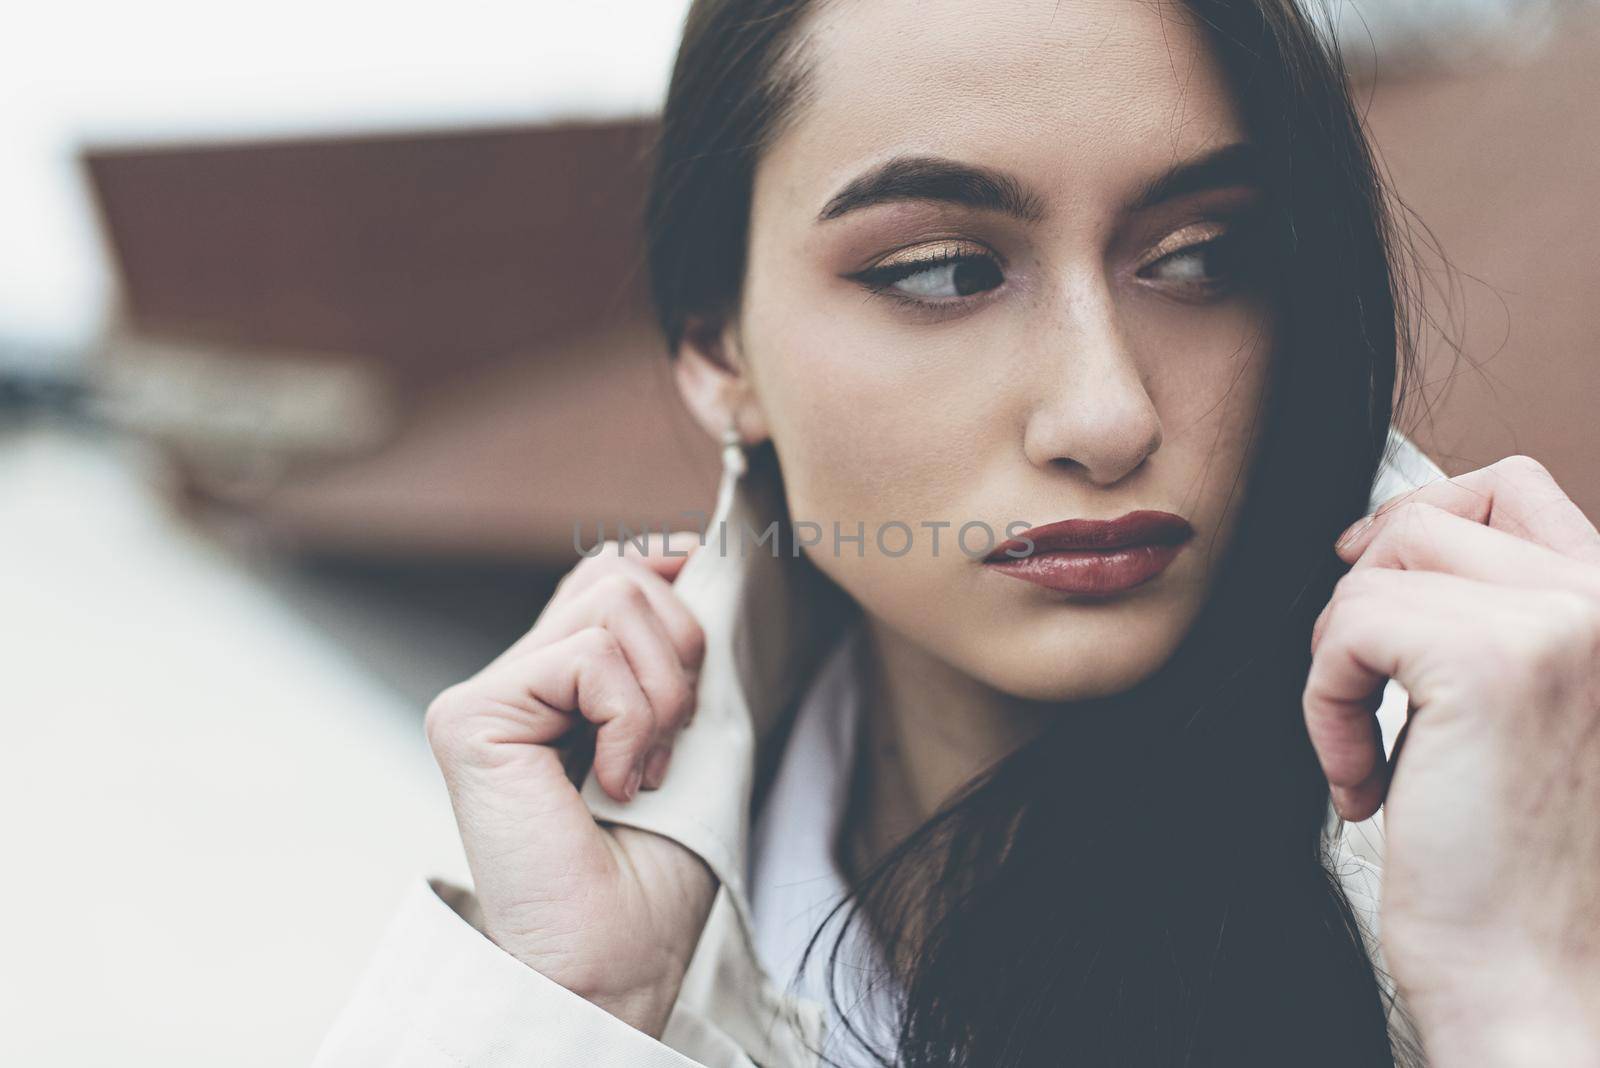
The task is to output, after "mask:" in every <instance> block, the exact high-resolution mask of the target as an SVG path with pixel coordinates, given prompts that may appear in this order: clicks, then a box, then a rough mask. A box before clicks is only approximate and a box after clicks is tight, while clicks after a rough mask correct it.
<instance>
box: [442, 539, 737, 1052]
mask: <svg viewBox="0 0 1600 1068" xmlns="http://www.w3.org/2000/svg"><path fill="white" fill-rule="evenodd" d="M698 547H699V538H698V536H697V535H695V534H693V533H692V532H677V533H675V534H673V535H671V536H670V537H669V538H668V539H663V538H662V537H661V536H660V535H656V536H654V537H652V538H651V539H650V541H649V543H648V547H647V548H646V549H645V550H644V551H643V552H641V551H640V550H639V548H638V546H637V545H636V544H634V543H628V544H626V545H625V546H624V550H625V551H624V553H623V555H621V556H619V555H618V552H617V543H615V542H608V543H606V545H605V546H604V548H603V550H602V551H601V552H600V553H599V554H597V555H595V556H592V557H590V558H588V559H585V560H584V561H583V562H582V563H580V564H579V565H578V566H577V567H575V568H574V569H573V570H572V571H571V572H569V573H568V574H567V576H566V577H565V578H564V579H562V581H561V583H560V585H558V586H557V587H556V592H555V594H554V596H553V597H552V598H551V600H550V602H549V604H548V605H547V606H546V607H545V609H544V611H543V613H541V615H540V616H539V619H538V621H537V622H536V623H535V624H534V626H533V628H532V629H531V630H530V631H529V632H528V633H527V634H526V635H524V636H523V637H522V638H520V639H519V640H518V641H517V642H516V643H515V644H514V645H512V646H511V647H510V648H509V649H507V650H506V651H505V652H504V653H502V654H501V655H500V656H498V657H496V658H495V659H494V661H492V662H491V663H490V664H489V665H488V666H487V667H485V668H484V669H483V670H482V671H480V672H478V673H477V674H476V675H474V676H473V677H472V678H470V679H467V680H466V681H465V682H461V683H458V684H456V685H454V686H451V687H450V688H449V689H447V690H445V691H444V692H443V693H441V694H440V695H439V696H438V697H437V698H435V699H434V701H433V703H432V704H431V705H430V706H429V708H428V715H427V733H428V741H429V744H430V745H431V746H432V748H433V752H434V756H435V758H436V759H437V760H438V762H439V767H440V768H441V769H442V770H443V772H444V778H445V782H446V784H447V786H448V788H449V791H450V801H451V805H452V806H453V808H454V809H455V817H456V825H457V827H458V828H459V829H460V832H461V840H462V843H463V845H464V846H465V849H466V856H467V863H468V866H469V867H470V868H471V871H472V878H473V883H474V885H475V889H476V892H477V897H478V901H479V903H480V906H481V908H482V911H483V927H484V930H485V933H486V934H487V935H488V936H489V938H491V939H492V940H493V941H494V942H495V944H496V945H498V946H500V947H501V948H502V949H504V950H505V951H506V952H508V953H510V954H511V955H512V956H514V957H516V958H517V959H518V960H520V961H522V962H523V963H524V964H527V965H528V966H529V967H531V968H533V969H535V970H537V971H538V972H540V973H541V974H543V975H545V976H546V977H548V978H550V979H553V980H555V981H556V982H558V983H560V984H561V985H562V986H564V987H566V988H567V989H569V990H572V991H573V992H575V993H577V994H580V995H582V996H583V997H585V998H587V999H589V1000H590V1001H592V1002H594V1003H595V1004H597V1005H599V1006H600V1007H602V1008H604V1009H606V1010H607V1011H608V1012H610V1013H611V1014H612V1015H614V1016H616V1017H618V1018H619V1019H622V1020H623V1021H625V1022H627V1023H629V1024H631V1025H632V1026H634V1027H636V1028H638V1029H639V1030H641V1031H644V1032H646V1033H648V1034H651V1035H654V1036H657V1037H659V1036H660V1034H661V1032H662V1030H663V1029H664V1028H665V1026H666V1021H667V1016H668V1015H669V1014H670V1012H671V1010H672V1005H673V1003H674V1002H675V1001H676V1000H677V995H678V989H679V987H680V985H681V983H682V980H683V974H684V971H685V969H686V968H687V967H688V963H689V957H690V956H691V955H692V953H693V951H694V947H695V945H696V943H697V942H698V941H699V938H700V933H701V930H702V929H703V927H704V925H705V921H706V917H707V915H708V914H709V912H710V908H711V901H712V898H713V896H714V895H715V892H716V882H715V879H714V877H713V875H712V873H711V871H710V869H708V868H707V867H706V866H705V864H704V863H703V862H702V861H701V860H700V858H699V857H697V856H696V855H695V854H693V853H691V852H690V851H688V850H687V849H685V848H684V847H682V846H681V845H679V844H678V843H676V842H674V841H672V840H670V839H667V838H663V837H661V836H659V835H655V834H651V833H649V832H647V831H641V830H635V829H633V828H628V827H605V826H601V825H600V824H598V823H596V822H595V820H594V818H593V817H592V816H591V815H590V813H589V809H588V807H587V806H586V805H585V804H584V801H583V799H582V797H581V796H580V795H579V792H578V789H577V787H576V786H575V785H574V779H576V780H577V781H578V782H580V783H581V782H582V780H583V776H584V774H585V773H586V772H587V771H588V768H589V763H590V761H589V759H588V757H587V756H586V754H587V753H588V752H589V749H590V747H589V744H588V743H589V741H590V740H591V736H592V743H593V744H592V752H593V757H592V763H593V767H594V771H595V776H596V778H597V779H598V781H599V783H600V786H601V787H602V788H603V789H604V790H605V791H606V793H608V794H610V795H611V796H612V797H614V798H616V799H618V800H619V801H627V800H632V798H633V797H634V796H635V795H636V793H637V791H638V790H640V789H646V790H648V789H653V788H655V787H656V786H659V785H660V783H661V780H662V778H663V777H664V776H665V774H666V772H667V765H668V761H669V757H670V755H671V746H672V743H673V741H674V740H675V738H676V736H677V732H678V730H679V729H681V728H682V727H683V725H684V723H685V722H686V721H687V720H688V718H689V716H690V715H691V714H692V712H693V710H694V703H695V690H696V681H697V677H698V673H699V668H700V662H701V657H702V655H703V652H704V638H703V635H702V634H701V630H700V626H699V624H698V623H697V622H696V621H695V619H694V617H693V615H692V614H691V613H690V612H689V610H688V608H687V607H686V606H685V605H684V604H683V602H682V601H681V600H680V599H679V598H678V596H677V594H676V593H675V592H674V591H673V589H672V580H673V579H674V578H676V577H677V574H678V572H679V571H680V570H681V569H682V567H683V564H684V562H685V560H686V559H687V555H667V554H666V551H667V550H670V551H671V552H672V553H674V554H680V553H681V554H689V553H692V552H693V551H694V549H696V548H698ZM574 756H576V757H577V758H578V759H577V761H576V762H574V759H573V758H574ZM569 764H571V765H573V766H572V767H571V768H570V773H569Z"/></svg>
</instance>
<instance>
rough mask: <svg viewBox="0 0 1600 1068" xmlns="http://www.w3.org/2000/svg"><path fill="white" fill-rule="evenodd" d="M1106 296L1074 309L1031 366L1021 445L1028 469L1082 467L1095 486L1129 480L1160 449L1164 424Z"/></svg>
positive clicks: (1081, 304)
mask: <svg viewBox="0 0 1600 1068" xmlns="http://www.w3.org/2000/svg"><path fill="white" fill-rule="evenodd" d="M1107 296H1108V295H1105V294H1102V295H1101V297H1100V299H1094V300H1090V301H1086V302H1081V303H1079V304H1078V305H1077V306H1076V307H1075V308H1074V310H1073V311H1072V312H1071V313H1070V314H1069V315H1068V316H1067V317H1066V318H1065V320H1064V323H1065V325H1064V327H1063V328H1062V329H1060V330H1058V331H1053V332H1052V335H1051V336H1050V337H1048V338H1047V339H1046V344H1045V345H1044V346H1043V347H1044V348H1046V349H1047V350H1049V351H1046V352H1041V353H1040V354H1039V356H1040V359H1039V360H1038V362H1037V363H1036V366H1037V367H1039V368H1040V369H1041V370H1042V371H1044V373H1043V374H1041V375H1039V376H1037V377H1035V376H1032V375H1030V376H1027V377H1028V378H1029V380H1030V381H1031V382H1033V383H1035V384H1036V392H1035V393H1034V395H1033V398H1032V406H1031V410H1030V412H1029V415H1028V421H1027V429H1026V431H1025V434H1024V439H1023V451H1024V453H1025V454H1026V455H1027V457H1028V460H1029V462H1030V463H1032V464H1034V465H1035V466H1037V467H1041V468H1061V467H1078V468H1082V469H1083V471H1084V473H1085V474H1086V475H1087V477H1088V478H1089V480H1090V481H1092V482H1093V483H1094V484H1095V485H1097V486H1110V485H1113V484H1115V483H1116V482H1119V481H1121V480H1122V479H1123V478H1126V477H1127V476H1128V475H1129V474H1131V473H1132V472H1133V471H1135V470H1137V469H1138V467H1139V465H1140V464H1142V463H1144V461H1145V458H1146V457H1148V456H1149V455H1150V454H1151V453H1153V452H1155V451H1156V450H1157V449H1158V448H1160V447H1161V435H1162V432H1161V417H1160V415H1159V413H1158V412H1157V411H1156V405H1155V402H1154V400H1153V399H1152V398H1151V396H1150V392H1149V390H1148V389H1147V388H1146V385H1145V381H1144V377H1143V375H1142V374H1141V372H1140V368H1139V364H1138V361H1137V360H1136V358H1135V353H1134V352H1133V351H1132V349H1131V347H1130V346H1129V345H1128V343H1127V341H1126V340H1125V338H1124V336H1123V333H1122V331H1121V330H1120V329H1119V328H1118V325H1117V319H1116V315H1115V312H1114V309H1113V308H1111V307H1110V306H1109V300H1108V299H1107Z"/></svg>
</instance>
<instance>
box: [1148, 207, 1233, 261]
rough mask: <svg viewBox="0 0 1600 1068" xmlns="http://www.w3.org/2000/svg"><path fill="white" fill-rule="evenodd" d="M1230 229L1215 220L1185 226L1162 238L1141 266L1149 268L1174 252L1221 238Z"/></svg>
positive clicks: (1225, 224)
mask: <svg viewBox="0 0 1600 1068" xmlns="http://www.w3.org/2000/svg"><path fill="white" fill-rule="evenodd" d="M1228 229H1229V227H1228V224H1227V223H1225V222H1219V221H1217V220H1214V219H1213V220H1209V221H1206V222H1201V223H1195V224H1193V225H1191V226H1185V227H1183V228H1182V229H1180V230H1174V231H1173V232H1172V233H1170V234H1168V235H1167V236H1166V237H1164V238H1162V239H1161V240H1160V242H1158V243H1157V244H1156V246H1155V247H1154V248H1152V249H1151V250H1150V253H1149V255H1147V256H1145V257H1144V260H1143V262H1142V263H1141V264H1140V266H1141V267H1144V266H1147V265H1149V264H1152V263H1155V262H1156V261H1157V260H1159V259H1161V258H1162V257H1164V256H1170V255H1172V254H1173V253H1174V252H1181V251H1182V250H1183V249H1186V248H1189V247H1190V246H1193V245H1198V244H1201V243H1203V242H1206V241H1210V240H1212V239H1214V238H1217V237H1221V236H1222V235H1223V234H1225V233H1227V232H1228Z"/></svg>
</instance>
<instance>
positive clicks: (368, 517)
mask: <svg viewBox="0 0 1600 1068" xmlns="http://www.w3.org/2000/svg"><path fill="white" fill-rule="evenodd" d="M1369 77H1370V78H1371V79H1372V80H1371V81H1370V83H1368V84H1364V85H1363V86H1361V87H1360V92H1361V93H1362V95H1363V96H1364V98H1368V99H1370V109H1369V110H1368V118H1369V122H1370V126H1371V129H1372V130H1373V132H1374V134H1375V137H1376V140H1377V142H1378V144H1379V147H1380V152H1381V154H1382V157H1383V159H1384V160H1385V162H1386V164H1387V166H1388V168H1389V169H1390V171H1391V173H1392V176H1393V179H1394V181H1395V183H1396V185H1397V187H1398V189H1399V191H1400V193H1401V195H1402V197H1403V198H1404V200H1405V201H1406V202H1407V203H1408V204H1409V205H1410V207H1411V209H1413V211H1414V213H1415V219H1413V220H1412V225H1413V231H1414V232H1413V236H1414V238H1415V239H1416V241H1417V243H1418V245H1419V247H1420V248H1421V249H1422V251H1423V252H1424V263H1425V266H1426V267H1427V268H1428V273H1427V275H1426V278H1425V282H1426V286H1427V288H1428V289H1429V290H1430V292H1429V294H1428V296H1429V300H1428V310H1429V311H1430V313H1431V314H1432V315H1433V317H1434V318H1435V319H1437V320H1438V321H1439V322H1440V323H1441V324H1442V325H1444V326H1445V327H1446V328H1447V334H1448V335H1449V336H1450V337H1451V338H1453V339H1454V340H1455V341H1457V342H1459V343H1460V345H1461V350H1462V353H1463V355H1462V356H1461V357H1459V358H1458V356H1457V353H1456V350H1455V349H1454V348H1453V347H1452V346H1451V344H1449V343H1447V342H1446V341H1445V340H1444V337H1443V336H1442V335H1440V334H1439V333H1438V332H1437V331H1434V332H1431V333H1430V336H1429V337H1428V338H1427V341H1426V344H1425V348H1424V355H1425V357H1426V359H1425V361H1424V371H1425V373H1424V374H1423V376H1422V379H1421V381H1420V382H1419V383H1418V384H1417V385H1418V387H1419V390H1420V392H1419V394H1418V399H1417V402H1416V403H1417V406H1416V411H1417V412H1418V413H1419V414H1421V415H1422V416H1423V419H1422V421H1421V422H1414V423H1412V424H1410V425H1408V426H1407V429H1408V430H1410V431H1411V432H1413V433H1414V434H1415V435H1417V436H1418V437H1419V439H1420V440H1421V441H1422V442H1423V444H1424V446H1425V447H1426V448H1428V450H1429V451H1430V452H1431V453H1432V454H1434V455H1435V457H1436V458H1437V459H1438V460H1439V461H1440V462H1441V464H1442V465H1443V466H1444V467H1445V468H1446V469H1447V470H1448V471H1450V472H1452V473H1459V472H1460V471H1463V470H1466V469H1468V468H1470V467H1474V466H1478V465H1481V464H1483V463H1487V462H1489V461H1491V460H1493V459H1495V458H1498V457H1499V456H1502V455H1505V454H1507V453H1510V452H1527V453H1530V454H1532V455H1534V456H1536V457H1538V458H1540V459H1541V460H1543V461H1545V462H1546V463H1547V464H1548V465H1549V466H1550V467H1551V468H1552V470H1553V471H1554V472H1555V474H1556V476H1557V477H1558V479H1560V480H1561V481H1562V482H1563V484H1564V485H1566V486H1567V487H1568V488H1569V490H1570V491H1571V492H1572V494H1573V495H1574V497H1575V498H1576V499H1577V500H1578V502H1579V504H1580V505H1581V506H1583V507H1584V508H1585V509H1586V510H1587V511H1588V513H1589V514H1590V515H1591V516H1600V462H1597V461H1600V448H1597V444H1600V433H1597V431H1596V422H1595V419H1594V416H1593V414H1592V412H1591V408H1592V406H1593V405H1594V404H1595V402H1596V401H1597V400H1600V358H1597V357H1600V301H1597V300H1596V299H1595V298H1594V296H1593V293H1594V290H1595V289H1596V288H1597V286H1600V257H1597V252H1596V250H1597V249H1600V211H1597V210H1596V208H1595V205H1594V204H1593V203H1591V202H1592V201H1594V200H1595V199H1596V197H1597V194H1600V182H1597V179H1596V175H1597V174H1600V112H1597V111H1596V110H1595V109H1594V105H1595V103H1596V102H1597V101H1600V26H1596V25H1595V24H1594V22H1593V20H1590V21H1588V22H1576V21H1575V22H1574V24H1573V26H1572V27H1571V28H1570V31H1569V32H1564V33H1562V34H1561V35H1559V37H1558V40H1557V41H1556V42H1555V43H1554V44H1553V45H1551V46H1550V47H1549V48H1548V50H1547V52H1546V54H1544V55H1542V56H1540V57H1539V58H1538V59H1537V61H1535V62H1521V63H1517V64H1515V65H1501V66H1480V67H1478V68H1477V69H1472V70H1455V71H1443V72H1439V71H1435V72H1432V73H1425V74H1422V75H1416V76H1410V77H1401V76H1399V73H1398V72H1397V71H1396V70H1394V69H1392V68H1389V67H1380V68H1379V69H1378V70H1376V71H1375V72H1372V73H1370V75H1369ZM652 129H653V123H652V121H651V120H649V119H640V120H637V121H631V122H611V123H591V124H566V125H556V126H548V127H538V128H527V129H498V130H482V131H463V132H451V133H426V134H418V135H415V136H365V137H354V138H344V139H314V140H302V141H278V142H264V143H249V144H224V145H199V146H166V147H148V148H118V149H98V150H91V151H89V152H87V153H86V154H85V163H86V166H87V169H88V173H89V175H90V177H91V180H92V183H93V187H94V189H95V192H96V195H97V198H98V201H99V205H100V208H101V211H102V215H103V219H104V223H105V228H106V232H107V234H108V235H109V240H110V243H111V246H112V249H113V251H114V255H115V259H116V261H117V263H118V264H119V266H120V269H121V272H122V276H123V278H122V280H123V287H124V294H125V313H124V318H123V322H122V326H121V329H120V331H119V333H118V336H116V337H114V338H112V339H111V341H110V343H109V346H108V347H109V350H110V356H111V358H110V359H109V360H108V361H107V363H106V366H107V369H108V375H109V379H108V380H109V381H111V382H113V384H119V383H120V394H121V395H122V396H123V397H124V399H125V401H126V398H129V397H131V398H134V399H133V400H132V401H126V403H125V409H124V411H123V413H122V414H123V416H124V417H125V418H127V419H128V420H129V421H130V422H132V423H134V424H135V425H138V426H142V427H143V428H144V429H146V430H148V431H150V432H152V433H155V434H156V435H157V436H158V437H159V438H161V439H162V440H163V441H165V442H166V444H167V445H168V447H169V449H170V450H171V452H172V453H173V455H174V456H176V457H177V458H179V460H180V461H181V463H182V469H183V470H184V471H185V473H186V481H187V485H188V488H189V493H190V497H191V498H192V499H194V500H196V501H200V502H205V503H208V504H210V505H213V506H215V505H222V506H224V507H226V508H228V509H231V510H233V511H234V513H235V514H239V515H244V516H248V517H249V518H250V519H251V522H252V523H253V524H256V525H258V526H259V527H260V528H261V529H265V530H267V531H270V532H271V533H272V534H273V536H275V537H276V538H278V539H282V540H286V541H289V542H291V543H294V544H298V545H301V546H305V547H310V548H314V549H320V550H334V551H346V552H353V553H357V554H363V553H365V554H379V555H384V554H386V555H391V556H396V557H416V556H427V557H436V558H437V557H445V558H453V557H463V558H473V559H482V558H487V557H494V558H506V559H511V560H526V561H531V562H542V563H549V564H561V563H564V562H567V561H570V560H571V559H572V535H573V525H574V523H576V522H585V523H588V524H590V526H591V529H592V524H593V523H594V521H596V520H600V519H604V520H606V521H607V522H614V521H617V520H622V521H629V522H641V521H648V522H657V523H658V522H661V521H663V520H671V519H673V518H675V517H679V516H680V514H681V513H682V512H683V511H684V510H686V509H696V508H699V509H704V508H706V507H708V506H709V504H710V503H711V493H712V488H713V476H714V464H715V458H714V453H713V449H712V447H711V445H710V444H709V443H708V442H707V441H706V440H705V438H704V436H703V435H702V434H701V433H700V432H699V430H698V429H697V428H695V427H694V426H693V425H692V424H691V423H690V421H689V420H688V418H687V416H686V415H684V414H683V413H682V411H681V409H680V407H679V405H678V403H677V400H676V395H675V391H674V389H673V387H672V383H671V379H670V374H669V370H668V366H667V363H666V360H665V359H664V354H663V353H662V351H661V347H660V343H659V341H658V339H657V337H656V335H655V333H654V331H653V327H652V324H651V321H650V317H649V311H648V304H647V296H646V291H645V278H644V274H643V269H642V268H643V265H642V262H641V260H640V255H641V249H640V243H639V230H638V224H639V214H640V208H641V205H642V199H643V192H644V183H645V167H644V153H645V150H646V148H647V146H648V143H649V138H650V136H651V133H652ZM1417 219H1420V221H1421V223H1424V224H1426V227H1427V228H1428V230H1429V231H1431V237H1432V238H1437V241H1438V243H1439V246H1440V247H1441V248H1442V249H1443V252H1444V253H1445V255H1446V256H1447V257H1448V261H1449V263H1450V264H1451V265H1452V266H1453V267H1454V268H1455V269H1456V272H1457V273H1456V274H1453V275H1452V274H1447V273H1445V272H1443V271H1442V270H1441V264H1440V262H1439V261H1438V259H1437V258H1436V257H1434V256H1432V255H1431V254H1429V253H1428V250H1429V247H1430V240H1431V238H1430V234H1429V233H1428V232H1427V231H1424V230H1423V229H1422V228H1421V227H1420V226H1418V225H1417V223H1416V220H1417ZM1452 288H1453V291H1452ZM1447 299H1448V300H1453V301H1454V302H1455V303H1454V304H1453V305H1452V304H1449V303H1447V302H1446V301H1447ZM286 368H287V369H289V370H287V371H286V370H285V369H286ZM140 383H144V386H143V387H142V389H141V387H140V385H139V384H140ZM150 383H154V385H153V386H152V385H150ZM112 393H113V394H114V395H116V394H118V393H119V389H113V390H112ZM140 398H142V400H141V399H140ZM684 522H687V520H685V521H684ZM679 525H682V523H680V524H679Z"/></svg>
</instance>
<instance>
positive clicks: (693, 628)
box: [673, 612, 706, 668]
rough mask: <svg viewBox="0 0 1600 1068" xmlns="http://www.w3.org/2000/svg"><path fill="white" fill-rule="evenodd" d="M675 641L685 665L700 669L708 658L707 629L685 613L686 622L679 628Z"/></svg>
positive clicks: (674, 636) (674, 637)
mask: <svg viewBox="0 0 1600 1068" xmlns="http://www.w3.org/2000/svg"><path fill="white" fill-rule="evenodd" d="M673 640H674V643H675V644H676V645H677V648H678V653H679V655H680V656H681V657H682V658H683V661H684V663H685V664H687V665H689V666H690V667H694V668H698V667H699V666H700V664H701V663H702V662H704V660H705V658H706V632H705V629H704V628H702V627H701V626H700V623H699V621H698V620H696V619H695V618H694V617H693V616H691V615H689V614H688V613H687V612H685V613H684V621H683V622H682V623H681V624H679V625H678V626H677V628H676V633H675V634H674V635H673Z"/></svg>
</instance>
